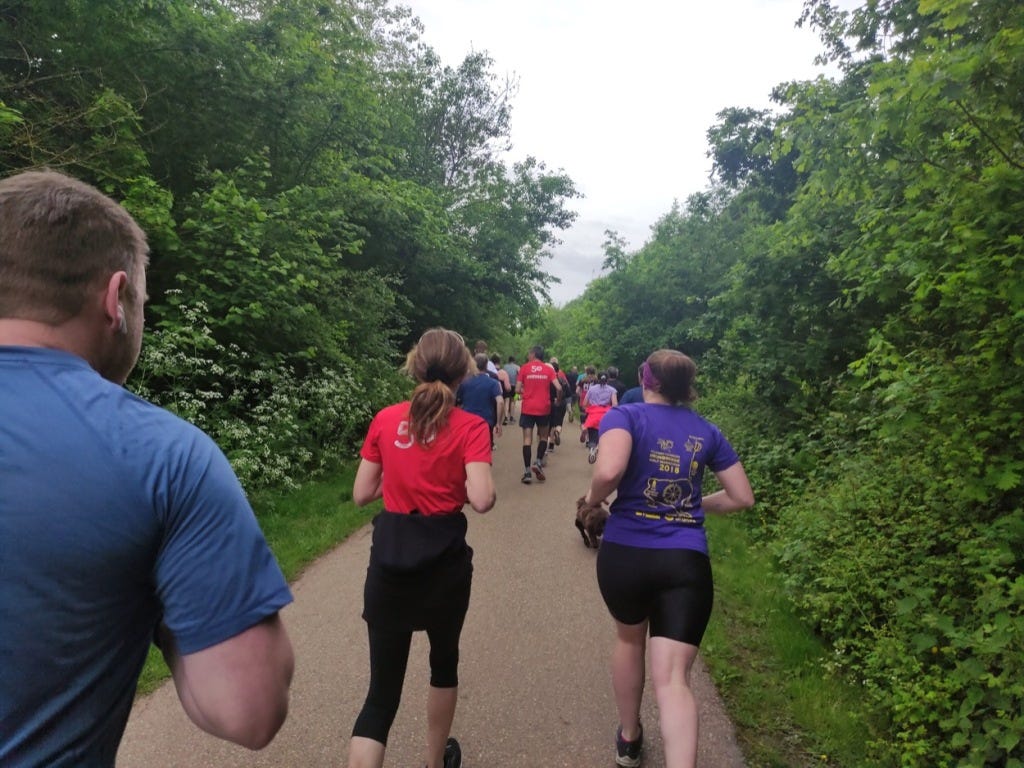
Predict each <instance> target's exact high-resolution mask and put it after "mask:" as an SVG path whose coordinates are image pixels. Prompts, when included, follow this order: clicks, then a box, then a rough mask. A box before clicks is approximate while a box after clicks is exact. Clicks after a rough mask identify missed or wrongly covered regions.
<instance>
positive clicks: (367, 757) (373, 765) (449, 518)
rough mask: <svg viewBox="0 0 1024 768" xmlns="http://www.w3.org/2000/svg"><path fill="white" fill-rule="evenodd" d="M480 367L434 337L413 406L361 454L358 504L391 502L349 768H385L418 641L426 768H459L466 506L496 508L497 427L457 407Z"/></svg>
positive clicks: (370, 437) (380, 533) (368, 596)
mask: <svg viewBox="0 0 1024 768" xmlns="http://www.w3.org/2000/svg"><path fill="white" fill-rule="evenodd" d="M471 363H472V358H471V357H470V354H469V349H468V348H467V347H466V344H465V342H464V341H463V340H462V337H461V336H459V334H457V333H454V332H453V331H448V330H445V329H443V328H433V329H431V330H429V331H427V332H426V333H424V334H423V336H422V337H421V338H420V340H419V343H418V344H417V345H416V346H415V347H413V349H412V351H411V352H410V353H409V356H408V358H407V359H406V361H405V368H404V370H405V371H406V372H407V373H409V374H411V375H412V377H413V378H414V379H416V382H417V385H416V389H415V390H414V391H413V394H412V399H411V400H410V401H408V402H404V403H399V404H398V405H392V406H389V407H387V408H384V409H383V410H382V411H380V412H379V413H378V414H377V415H376V416H375V417H374V419H373V422H372V423H371V424H370V429H369V431H368V432H367V435H366V441H365V442H364V443H363V448H362V450H361V451H360V456H361V457H362V461H361V462H360V464H359V469H358V470H357V472H356V479H355V484H354V486H353V488H352V498H353V500H354V501H355V502H356V504H359V505H360V506H362V505H364V504H368V503H369V502H371V501H373V500H374V499H379V498H381V497H383V499H384V510H385V511H383V512H381V513H380V514H378V515H377V516H376V517H375V518H374V520H373V546H372V547H371V549H370V566H369V568H368V569H367V573H366V586H365V588H364V593H363V619H365V621H366V624H367V630H368V632H369V637H370V689H369V692H368V693H367V695H366V703H365V704H364V705H363V709H362V711H361V712H360V713H359V716H358V718H357V719H356V723H355V725H354V726H353V728H352V742H351V744H350V746H349V760H348V765H349V768H367V767H370V768H380V766H382V765H383V763H384V747H385V745H386V744H387V738H388V733H389V731H390V730H391V724H392V722H393V721H394V718H395V714H396V713H397V712H398V705H399V702H400V700H401V696H402V685H403V683H404V681H405V668H406V664H407V663H408V660H409V648H410V645H411V643H412V633H413V632H415V631H420V630H423V631H426V633H427V637H428V638H429V640H430V690H429V694H428V697H427V750H426V759H427V766H428V768H459V766H461V764H462V757H461V750H460V748H459V744H458V742H457V741H456V740H455V739H453V738H450V737H449V735H448V734H449V731H450V730H451V725H452V720H453V718H454V717H455V703H456V700H457V698H458V684H459V682H458V660H459V636H460V635H461V633H462V624H463V622H464V620H465V618H466V610H467V608H468V607H469V592H470V583H471V580H472V575H473V550H472V549H471V548H470V547H469V545H468V544H466V526H467V524H466V516H465V515H464V514H463V512H462V507H463V505H465V504H466V503H467V502H468V503H469V504H470V506H472V507H473V509H475V510H476V511H477V512H487V511H488V510H489V509H491V507H493V506H494V500H495V494H494V480H493V478H492V477H491V435H490V428H489V427H488V425H487V422H486V421H484V420H483V419H482V418H480V417H479V416H475V415H473V414H471V413H467V412H465V411H463V410H461V409H459V408H456V407H455V391H456V389H457V388H458V386H459V382H460V381H462V379H463V378H465V377H466V376H467V375H469V374H470V367H471Z"/></svg>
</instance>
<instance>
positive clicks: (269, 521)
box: [138, 464, 380, 695]
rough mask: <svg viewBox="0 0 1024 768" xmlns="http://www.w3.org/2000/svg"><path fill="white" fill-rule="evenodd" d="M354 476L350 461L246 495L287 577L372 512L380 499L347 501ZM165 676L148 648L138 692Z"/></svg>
mask: <svg viewBox="0 0 1024 768" xmlns="http://www.w3.org/2000/svg"><path fill="white" fill-rule="evenodd" d="M354 478H355V464H352V465H348V466H343V467H339V468H337V469H335V470H334V471H333V472H329V473H327V474H326V475H325V476H322V477H319V478H317V479H316V480H311V481H309V482H307V483H305V484H303V485H302V486H300V487H299V488H297V489H294V490H288V491H273V492H272V491H264V492H260V493H257V494H254V495H253V496H251V497H250V499H249V501H250V503H251V504H252V507H253V509H254V510H255V512H256V517H257V518H258V519H259V522H260V527H261V528H262V529H263V533H264V535H265V536H266V537H267V542H268V543H269V544H270V548H271V549H272V550H273V551H274V555H275V556H276V557H277V561H278V563H279V564H280V565H281V570H282V571H283V572H284V575H285V578H287V579H288V581H293V580H294V579H295V578H297V577H298V576H299V574H300V573H301V572H302V569H303V568H305V567H306V566H307V565H309V564H310V563H312V562H313V561H314V560H316V559H317V558H318V557H319V556H320V555H322V554H324V553H325V552H327V551H328V550H330V549H331V548H332V547H334V546H335V545H337V544H338V543H340V542H341V541H343V540H344V539H345V538H346V537H347V536H348V535H349V534H351V533H352V532H353V531H355V530H358V529H359V528H361V527H362V526H363V525H365V524H366V523H368V522H369V521H370V519H371V518H372V517H373V515H374V514H376V512H377V509H378V508H379V506H380V505H379V502H378V503H376V504H372V505H370V506H368V507H365V508H363V509H360V508H359V507H357V506H356V505H355V504H353V503H352V481H353V479H354ZM169 675H170V672H169V670H168V669H167V665H166V664H165V663H164V660H163V656H161V654H160V651H158V650H157V649H156V648H155V647H151V648H150V649H149V657H148V658H147V659H146V665H145V666H144V667H143V669H142V675H141V677H140V678H139V686H138V693H139V694H140V695H141V694H146V693H149V692H151V691H152V690H153V689H154V688H156V687H157V686H158V685H160V683H162V682H163V681H164V680H165V679H167V677H168V676H169Z"/></svg>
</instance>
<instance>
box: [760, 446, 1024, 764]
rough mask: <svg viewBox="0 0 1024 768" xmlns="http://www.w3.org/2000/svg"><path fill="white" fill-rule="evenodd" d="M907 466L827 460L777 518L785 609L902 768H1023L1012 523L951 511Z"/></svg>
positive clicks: (1020, 591)
mask: <svg viewBox="0 0 1024 768" xmlns="http://www.w3.org/2000/svg"><path fill="white" fill-rule="evenodd" d="M920 457H921V453H920V452H914V451H910V452H907V453H904V454H903V455H902V456H900V457H896V456H893V455H891V454H886V453H882V452H879V451H877V450H876V451H872V450H870V449H864V450H863V452H861V453H851V454H849V455H846V456H843V457H842V458H837V459H836V460H835V461H834V462H833V463H832V465H831V466H829V467H827V468H826V470H827V471H824V472H822V473H821V476H819V477H818V478H817V480H818V481H819V482H813V483H810V484H809V486H808V492H807V493H806V494H805V497H804V498H803V499H802V500H801V501H800V502H799V503H796V504H793V505H792V506H790V507H788V508H787V509H785V510H784V511H783V512H782V515H781V520H780V522H781V527H782V528H783V529H788V530H789V531H790V535H788V536H786V537H785V538H784V539H780V543H779V545H778V552H779V556H780V559H781V562H782V564H783V566H784V568H785V570H786V571H787V573H788V582H789V587H790V589H791V592H792V595H793V598H794V600H795V602H796V603H797V605H798V606H799V607H800V608H802V609H803V610H804V611H805V612H806V614H807V616H808V617H810V619H811V620H812V621H813V622H814V624H815V625H816V628H817V629H818V631H819V632H820V633H821V634H822V635H823V636H824V638H825V639H826V640H827V641H828V642H830V643H831V644H832V646H833V649H834V653H835V656H834V664H835V666H836V667H837V668H839V669H841V670H843V671H844V672H846V673H848V674H849V675H850V676H852V677H853V678H854V679H858V680H860V681H861V682H862V684H863V685H864V689H865V691H866V692H867V693H868V695H869V696H870V698H871V700H872V701H873V702H874V704H875V706H877V707H878V708H879V709H880V710H882V711H885V712H886V713H887V714H888V715H889V716H890V718H891V720H892V722H893V733H892V735H891V738H892V739H893V744H892V745H886V744H876V745H874V746H875V748H876V749H877V750H879V751H881V752H884V751H886V750H887V749H890V748H893V749H894V750H895V753H896V754H897V755H898V757H899V763H900V764H901V765H904V766H920V767H921V768H925V767H926V766H928V767H929V768H935V767H940V768H941V767H944V766H954V765H956V766H977V767H978V768H982V767H984V766H997V765H998V766H1018V767H1019V766H1021V765H1024V743H1022V739H1024V716H1022V715H1021V712H1024V610H1022V605H1024V600H1022V597H1024V576H1022V574H1021V568H1020V560H1019V557H1020V555H1019V553H1020V552H1021V551H1022V550H1024V513H1022V511H1021V510H1019V509H1018V510H1014V511H1012V512H1010V513H1009V514H1006V515H1003V516H1001V517H999V518H998V519H996V520H995V521H994V522H991V523H986V522H983V521H979V518H982V520H983V518H984V515H979V514H978V511H977V510H976V509H973V508H971V507H969V506H965V505H964V504H962V503H960V504H957V503H956V502H955V501H954V500H953V499H952V498H951V497H950V495H949V494H948V493H945V492H944V489H943V486H942V485H941V484H939V483H937V482H936V481H935V478H934V472H933V471H932V469H931V468H930V467H929V466H927V465H925V464H923V463H922V462H921V458H920Z"/></svg>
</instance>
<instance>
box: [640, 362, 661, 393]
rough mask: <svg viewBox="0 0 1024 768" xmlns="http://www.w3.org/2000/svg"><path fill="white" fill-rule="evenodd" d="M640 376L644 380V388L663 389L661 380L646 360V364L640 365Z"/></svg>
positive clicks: (655, 390)
mask: <svg viewBox="0 0 1024 768" xmlns="http://www.w3.org/2000/svg"><path fill="white" fill-rule="evenodd" d="M640 378H641V380H642V382H643V385H644V389H650V390H652V391H654V392H657V391H658V390H660V389H661V382H660V381H659V380H658V377H657V376H655V375H654V371H652V370H651V366H650V365H649V364H648V363H647V362H646V361H644V364H643V365H641V366H640Z"/></svg>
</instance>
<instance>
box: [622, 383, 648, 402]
mask: <svg viewBox="0 0 1024 768" xmlns="http://www.w3.org/2000/svg"><path fill="white" fill-rule="evenodd" d="M643 401H644V390H643V388H642V387H631V388H629V389H627V390H626V391H625V392H623V393H622V397H620V398H619V405H628V404H629V403H642V402H643Z"/></svg>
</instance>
